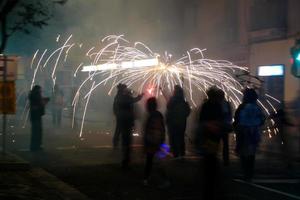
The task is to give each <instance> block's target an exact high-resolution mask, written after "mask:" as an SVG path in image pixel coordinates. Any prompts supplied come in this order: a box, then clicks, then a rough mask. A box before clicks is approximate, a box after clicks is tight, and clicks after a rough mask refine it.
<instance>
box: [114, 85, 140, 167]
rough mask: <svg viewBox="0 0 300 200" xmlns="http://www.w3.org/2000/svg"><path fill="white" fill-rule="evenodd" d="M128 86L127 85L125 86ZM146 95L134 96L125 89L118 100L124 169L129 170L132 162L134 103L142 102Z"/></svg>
mask: <svg viewBox="0 0 300 200" xmlns="http://www.w3.org/2000/svg"><path fill="white" fill-rule="evenodd" d="M125 86H126V85H125ZM143 95H144V94H140V95H138V96H137V97H133V96H132V91H131V90H130V89H129V88H127V86H126V88H124V89H123V90H122V92H121V94H120V96H119V100H118V102H119V103H118V105H119V106H118V116H119V117H118V119H119V121H118V122H119V128H120V134H121V137H122V153H123V160H122V168H123V169H127V168H128V165H129V161H130V145H131V142H132V129H133V127H134V120H135V117H134V103H136V102H138V101H140V100H141V99H142V97H143Z"/></svg>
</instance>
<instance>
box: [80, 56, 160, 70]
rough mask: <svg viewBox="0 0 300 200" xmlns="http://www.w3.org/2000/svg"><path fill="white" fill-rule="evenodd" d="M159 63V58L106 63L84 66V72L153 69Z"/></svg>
mask: <svg viewBox="0 0 300 200" xmlns="http://www.w3.org/2000/svg"><path fill="white" fill-rule="evenodd" d="M158 64H159V61H158V59H157V58H151V59H144V60H133V61H124V62H121V63H119V64H117V63H105V64H100V65H89V66H83V69H82V70H81V71H82V72H91V71H103V70H113V69H130V68H139V67H152V66H157V65H158Z"/></svg>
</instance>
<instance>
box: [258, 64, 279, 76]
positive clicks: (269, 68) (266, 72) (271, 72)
mask: <svg viewBox="0 0 300 200" xmlns="http://www.w3.org/2000/svg"><path fill="white" fill-rule="evenodd" d="M283 75H284V65H263V66H258V76H283Z"/></svg>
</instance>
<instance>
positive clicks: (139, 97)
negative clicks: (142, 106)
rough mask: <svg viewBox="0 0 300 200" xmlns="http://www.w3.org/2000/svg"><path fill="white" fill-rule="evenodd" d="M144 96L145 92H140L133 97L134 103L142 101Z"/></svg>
mask: <svg viewBox="0 0 300 200" xmlns="http://www.w3.org/2000/svg"><path fill="white" fill-rule="evenodd" d="M143 96H144V93H142V94H139V95H138V96H136V97H132V103H136V102H138V101H140V100H141V99H142V98H143Z"/></svg>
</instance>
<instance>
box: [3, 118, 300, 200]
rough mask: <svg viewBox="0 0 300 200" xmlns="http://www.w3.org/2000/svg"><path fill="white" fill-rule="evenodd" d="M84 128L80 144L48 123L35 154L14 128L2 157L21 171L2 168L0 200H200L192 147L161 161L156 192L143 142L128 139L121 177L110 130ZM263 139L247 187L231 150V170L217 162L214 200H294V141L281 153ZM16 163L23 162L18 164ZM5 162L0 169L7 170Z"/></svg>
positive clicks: (298, 178)
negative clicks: (164, 181) (164, 179)
mask: <svg viewBox="0 0 300 200" xmlns="http://www.w3.org/2000/svg"><path fill="white" fill-rule="evenodd" d="M44 122H45V121H44ZM47 122H48V123H47ZM87 127H93V128H89V129H88V130H86V131H85V132H84V135H83V137H82V138H79V137H78V132H79V131H78V129H71V128H70V127H69V126H66V125H63V127H61V128H53V127H52V126H51V124H50V123H49V120H47V121H46V123H44V138H43V143H44V150H43V151H41V152H36V153H32V152H30V151H29V150H28V146H29V136H30V134H29V132H30V130H29V128H28V127H27V128H20V127H13V128H14V130H13V131H12V132H11V133H10V134H9V135H8V144H7V147H8V151H9V152H12V153H13V154H11V155H10V156H9V159H8V160H9V162H8V163H17V164H14V166H19V167H15V169H13V167H11V166H10V167H6V169H1V188H3V189H1V190H0V197H5V198H0V199H112V200H114V199H140V200H143V199H174V200H175V199H176V200H185V199H186V200H193V199H201V196H202V194H203V174H202V169H203V167H202V166H203V161H202V158H201V157H198V156H196V155H195V153H194V152H193V149H192V148H191V147H192V145H188V153H187V156H186V157H185V158H184V159H173V158H172V157H170V158H167V159H166V160H165V161H164V162H163V166H164V167H165V169H167V174H168V177H169V179H170V182H171V185H170V187H168V188H163V189H162V188H159V185H160V183H161V180H160V177H159V176H158V173H157V171H156V170H155V169H156V168H155V167H154V173H153V176H152V178H151V180H150V184H149V186H147V187H145V186H144V185H143V182H142V180H143V167H144V156H143V151H142V146H141V136H138V135H136V136H135V137H134V147H133V154H132V158H133V159H132V164H131V168H130V170H128V171H124V170H122V168H121V166H120V160H121V150H120V149H113V148H112V147H111V139H112V135H111V130H109V129H103V130H102V129H101V128H98V127H97V126H95V123H94V122H90V124H87ZM12 133H14V134H12ZM263 140H264V141H263V143H262V145H261V149H260V151H259V152H258V155H257V162H256V174H255V178H254V180H253V182H252V183H248V182H244V181H243V180H242V174H241V170H240V166H239V161H238V158H237V157H236V156H235V154H234V152H233V151H232V147H231V154H230V158H231V163H230V165H229V166H228V167H224V166H223V165H222V163H220V173H219V174H218V177H219V179H218V180H219V181H218V187H217V189H218V190H217V197H218V199H264V200H268V199H270V200H271V199H272V200H273V199H274V200H275V199H300V190H299V189H300V184H299V183H300V167H299V165H300V162H299V159H298V156H297V155H298V154H299V148H298V146H297V145H298V144H299V136H297V135H295V134H291V135H290V139H289V145H287V146H288V148H286V146H285V148H283V146H282V144H281V143H280V141H278V137H273V138H268V137H265V138H263ZM231 143H232V144H233V143H234V142H233V139H232V141H231ZM283 150H284V151H283ZM13 155H17V156H13ZM19 158H21V160H22V161H20V162H19V161H16V160H18V159H19ZM0 160H2V161H3V160H5V159H4V158H3V157H1V159H0ZM3 163H4V162H2V163H1V164H0V167H1V166H8V165H7V164H3ZM6 163H7V162H6ZM21 163H23V167H20V166H21ZM24 163H25V164H24ZM18 164H19V165H18ZM26 166H27V167H26ZM28 166H30V167H28ZM155 166H156V165H155ZM5 188H10V189H5ZM1 195H2V196H1Z"/></svg>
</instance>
